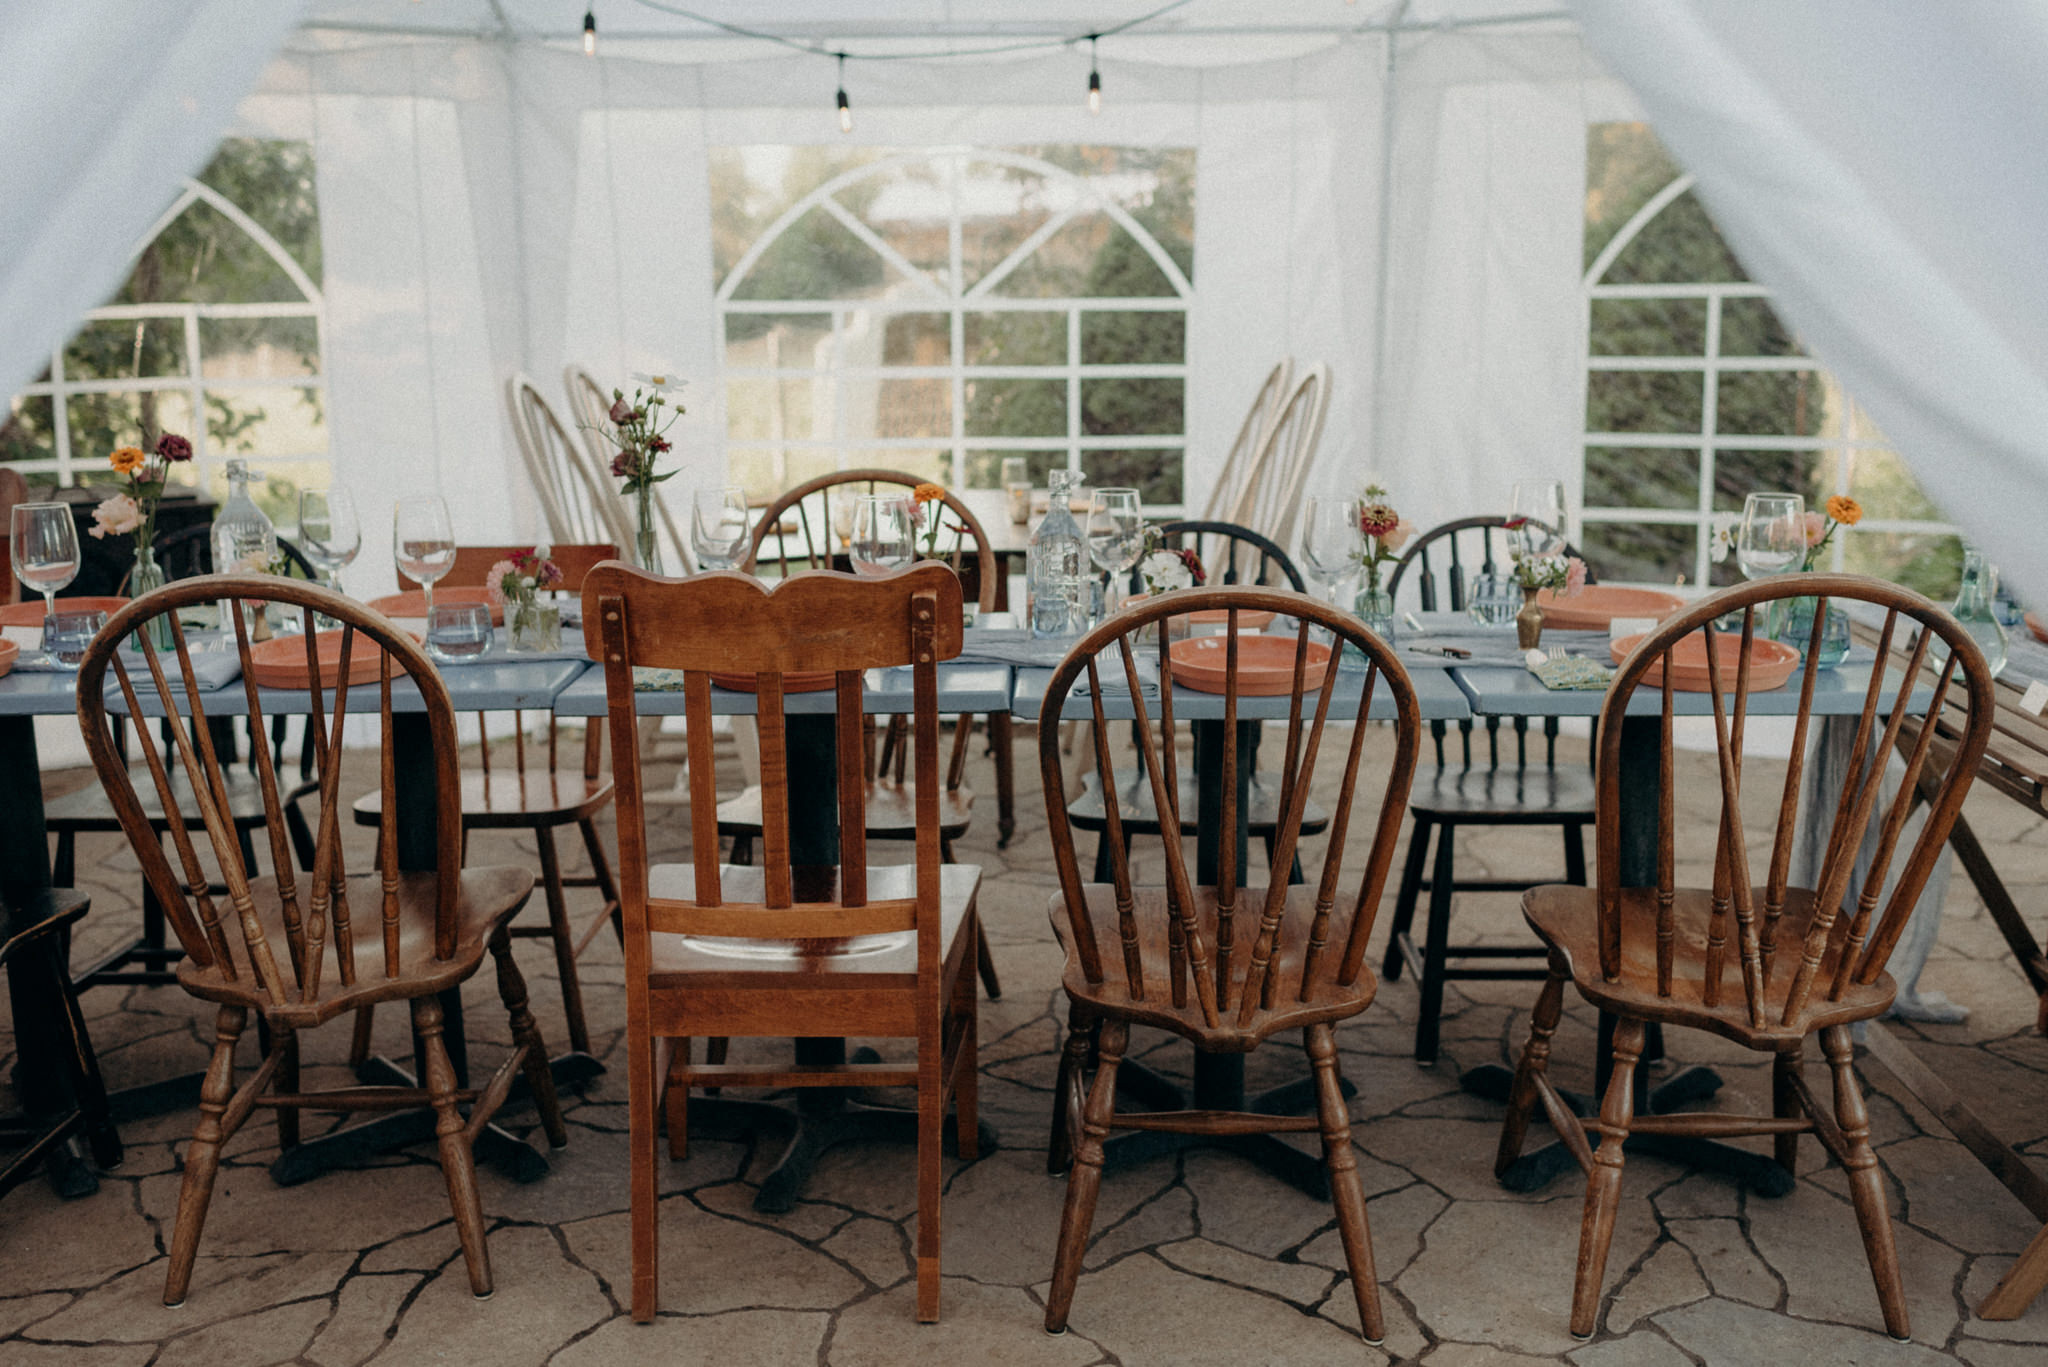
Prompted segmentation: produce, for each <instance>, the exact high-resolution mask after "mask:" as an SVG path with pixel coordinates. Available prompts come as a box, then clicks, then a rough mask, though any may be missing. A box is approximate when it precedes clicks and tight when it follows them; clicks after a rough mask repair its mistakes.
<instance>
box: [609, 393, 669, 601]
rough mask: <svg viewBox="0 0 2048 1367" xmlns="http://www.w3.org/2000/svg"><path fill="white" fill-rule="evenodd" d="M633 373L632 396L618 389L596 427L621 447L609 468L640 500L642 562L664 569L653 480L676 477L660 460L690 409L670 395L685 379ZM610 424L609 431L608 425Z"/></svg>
mask: <svg viewBox="0 0 2048 1367" xmlns="http://www.w3.org/2000/svg"><path fill="white" fill-rule="evenodd" d="M633 379H634V381H635V382H636V383H635V387H634V390H633V397H632V398H630V399H629V398H627V397H626V395H625V391H623V390H619V389H614V390H613V391H612V406H611V407H610V408H608V409H606V410H605V415H604V421H603V422H602V423H600V424H598V425H597V430H598V431H600V432H603V433H604V435H605V438H606V439H607V440H608V441H610V442H611V444H612V445H613V446H615V447H616V448H618V450H617V454H615V455H614V456H613V457H612V464H611V471H612V476H613V477H614V478H615V479H617V480H619V481H620V485H619V492H620V493H623V494H627V495H630V496H631V497H632V498H634V499H635V500H636V501H637V502H638V503H639V514H640V516H639V524H638V530H637V533H636V535H635V538H634V540H635V543H636V544H635V546H634V549H635V550H636V551H637V552H638V554H639V559H640V568H642V569H644V570H651V571H654V572H655V573H660V571H661V564H660V556H661V552H660V547H659V545H658V543H657V542H656V541H655V538H654V486H655V485H657V484H660V483H661V482H662V481H664V480H668V479H673V478H675V474H676V472H675V471H674V470H662V469H661V468H660V461H661V457H663V456H665V455H667V454H668V453H669V452H670V451H673V450H674V449H675V445H674V443H672V442H671V441H669V439H668V437H667V435H666V434H667V432H668V430H669V428H671V427H673V426H674V425H675V421H676V419H677V418H680V417H681V416H682V415H683V413H684V412H685V411H686V410H685V409H684V408H683V405H682V403H681V402H680V401H679V400H677V399H673V398H670V397H669V396H670V395H671V394H673V393H676V392H678V391H680V390H681V389H682V387H683V381H681V380H679V379H676V378H675V377H674V376H670V375H641V374H637V373H636V374H635V375H634V376H633ZM607 427H608V428H609V431H606V430H605V429H606V428H607Z"/></svg>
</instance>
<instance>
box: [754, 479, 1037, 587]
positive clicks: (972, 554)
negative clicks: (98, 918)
mask: <svg viewBox="0 0 2048 1367" xmlns="http://www.w3.org/2000/svg"><path fill="white" fill-rule="evenodd" d="M927 482H929V481H926V480H922V479H919V478H918V477H917V476H916V475H913V474H911V473H909V472H908V471H905V470H887V469H880V468H873V469H869V468H863V469H857V470H835V471H834V472H832V473H831V474H829V475H820V476H818V477H817V478H816V479H812V480H807V481H805V482H804V483H802V484H799V485H797V486H796V488H794V489H791V490H790V491H789V492H788V493H785V494H783V495H782V496H781V497H780V498H778V499H776V500H775V501H774V502H772V503H770V504H769V505H768V507H767V509H766V510H765V511H764V512H763V513H762V514H761V520H760V521H759V522H757V523H755V524H754V535H753V541H752V542H751V543H750V544H749V546H748V548H747V558H746V561H745V562H744V563H743V564H742V565H741V566H740V568H741V569H743V570H746V571H748V572H750V573H751V572H753V571H755V570H756V569H758V567H759V565H760V562H761V556H762V554H763V550H764V547H765V546H766V543H767V541H768V539H769V538H770V537H777V538H778V545H779V546H780V551H781V554H780V559H781V562H782V564H783V566H784V572H785V573H787V570H788V567H789V566H790V565H791V564H792V563H794V562H795V561H796V560H797V559H798V557H797V556H795V555H793V554H792V552H793V551H794V549H795V548H794V547H792V546H791V545H790V544H789V542H790V538H789V537H788V536H785V535H783V534H782V533H781V531H780V530H779V529H780V528H781V527H782V525H783V524H784V522H785V521H786V520H787V519H788V518H789V516H790V515H791V514H792V513H794V514H795V516H796V521H797V531H798V532H799V533H800V534H801V537H802V541H803V548H802V556H801V561H802V564H803V565H804V567H805V568H807V569H813V570H824V569H831V568H832V564H833V560H834V558H835V556H836V555H837V554H838V549H839V548H838V547H837V546H836V545H835V543H834V536H833V531H834V528H833V508H832V503H833V500H834V499H836V498H841V497H853V496H856V495H858V494H871V493H889V492H892V491H894V490H898V489H900V490H902V491H903V492H904V494H905V496H906V497H907V496H908V495H909V493H910V491H911V490H913V489H915V488H916V487H917V486H918V485H920V484H924V483H927ZM943 507H944V509H945V511H944V513H943V514H940V513H939V512H938V511H936V510H932V511H929V512H927V514H926V516H930V517H938V516H942V515H943V516H944V517H946V518H948V519H950V521H949V522H948V523H947V524H946V528H950V529H951V534H950V536H948V535H947V534H946V528H942V529H941V535H940V539H939V543H938V546H937V549H938V550H939V551H940V552H942V553H943V554H942V558H943V559H945V560H946V562H947V563H948V564H950V565H951V566H952V568H953V570H954V572H955V573H956V574H958V575H959V576H960V578H961V580H962V582H963V583H967V584H968V586H969V588H970V590H971V591H972V592H973V593H974V594H975V602H976V605H977V606H978V608H979V609H980V611H982V612H993V611H994V610H995V605H996V576H997V568H996V557H995V552H994V551H993V550H992V549H991V548H990V545H989V539H988V534H987V533H986V532H985V531H983V530H982V526H981V520H980V519H979V518H977V517H975V515H974V513H973V511H972V510H971V509H969V508H968V506H967V505H966V504H965V503H962V502H961V501H960V499H959V497H958V496H957V495H955V494H953V493H952V492H950V491H949V492H948V493H947V494H946V496H945V498H944V500H943ZM814 515H816V516H822V527H821V529H814V527H813V519H814ZM850 531H851V529H849V534H850ZM917 544H918V553H919V554H920V555H922V554H923V553H924V535H923V533H922V532H920V533H919V534H918V537H917ZM970 564H972V565H973V567H974V570H973V574H972V576H971V577H970V575H969V572H968V566H969V565H970Z"/></svg>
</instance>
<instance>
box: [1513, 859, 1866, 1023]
mask: <svg viewBox="0 0 2048 1367" xmlns="http://www.w3.org/2000/svg"><path fill="white" fill-rule="evenodd" d="M1597 898H1598V893H1597V892H1596V890H1595V889H1593V888H1582V887H1575V886H1572V885H1570V884H1553V885H1550V886H1546V887H1540V888H1531V889H1530V890H1529V891H1528V892H1527V893H1526V894H1524V895H1523V897H1522V915H1523V916H1524V917H1525V918H1527V920H1528V922H1529V925H1530V927H1531V928H1532V929H1533V930H1534V931H1535V932H1536V934H1537V935H1538V936H1539V937H1541V939H1542V940H1543V942H1544V944H1546V945H1548V946H1550V947H1551V948H1552V949H1553V950H1555V951H1557V952H1558V953H1561V954H1563V955H1564V957H1565V959H1566V961H1567V962H1568V963H1569V964H1570V966H1571V974H1572V981H1573V982H1575V983H1577V984H1578V988H1579V991H1580V993H1582V994H1583V995H1584V996H1585V998H1586V1000H1588V1001H1590V1002H1592V1003H1593V1004H1594V1005H1595V1006H1597V1007H1599V1008H1600V1009H1601V1010H1603V1011H1610V1012H1613V1013H1615V1014H1618V1015H1626V1016H1633V1017H1635V1018H1636V1019H1638V1020H1647V1021H1666V1022H1669V1023H1672V1024H1676V1025H1687V1026H1692V1027H1694V1028H1695V1029H1700V1030H1711V1031H1713V1032H1714V1033H1715V1034H1717V1035H1722V1036H1725V1037H1726V1038H1728V1039H1731V1040H1734V1041H1735V1042H1736V1043H1737V1044H1741V1045H1744V1046H1746V1047H1748V1048H1751V1049H1769V1050H1778V1049H1786V1048H1792V1047H1795V1046H1797V1045H1798V1044H1799V1042H1800V1041H1801V1040H1803V1039H1805V1038H1806V1037H1807V1036H1808V1035H1810V1034H1812V1033H1813V1032H1814V1031H1816V1030H1821V1029H1824V1028H1826V1027H1828V1026H1830V1025H1845V1024H1848V1023H1850V1022H1853V1021H1860V1020H1871V1019H1873V1018H1875V1017H1877V1016H1881V1015H1883V1014H1884V1013H1885V1011H1887V1010H1888V1009H1890V1007H1891V1004H1892V994H1893V992H1894V991H1895V990H1896V989H1895V986H1894V984H1893V982H1892V978H1891V975H1890V974H1889V973H1885V974H1881V975H1879V977H1878V979H1877V981H1875V982H1873V983H1869V984H1867V985H1864V986H1858V985H1857V984H1855V983H1853V982H1852V983H1851V984H1850V985H1849V986H1848V987H1847V988H1846V989H1844V991H1843V993H1842V996H1841V999H1840V1000H1838V1001H1829V1000H1828V999H1827V992H1828V987H1829V985H1830V984H1831V983H1832V982H1833V981H1834V973H1835V964H1836V960H1837V959H1838V957H1839V956H1838V955H1837V954H1836V953H1835V952H1833V951H1830V952H1829V954H1828V956H1827V957H1826V958H1825V959H1823V960H1822V961H1821V965H1820V971H1819V972H1818V973H1817V974H1816V975H1815V976H1814V986H1813V990H1812V992H1811V993H1810V995H1809V996H1808V998H1807V1005H1806V1009H1805V1010H1804V1011H1803V1012H1802V1013H1800V1014H1799V1015H1798V1016H1796V1017H1794V1019H1793V1021H1792V1023H1791V1024H1790V1025H1781V1024H1779V1021H1780V1020H1781V1018H1782V1017H1783V1015H1784V1010H1785V1001H1786V998H1787V997H1788V996H1789V995H1790V994H1791V990H1792V979H1793V977H1794V976H1795V974H1796V973H1797V971H1798V968H1799V959H1800V953H1801V950H1802V948H1803V946H1804V943H1805V938H1806V930H1807V927H1808V926H1809V925H1810V924H1811V923H1812V921H1813V893H1812V892H1810V891H1808V890H1807V889H1804V888H1791V889H1788V890H1787V892H1786V894H1785V912H1784V915H1783V916H1782V917H1781V918H1780V920H1779V922H1778V928H1777V932H1776V944H1777V953H1776V954H1775V955H1774V956H1773V957H1772V963H1771V974H1770V980H1769V982H1768V983H1767V984H1766V985H1765V989H1764V993H1763V1000H1764V1012H1763V1015H1764V1024H1763V1025H1762V1026H1761V1027H1758V1026H1753V1025H1751V1024H1750V1022H1749V1006H1748V998H1747V996H1746V995H1745V994H1744V992H1743V985H1742V961H1741V958H1740V956H1739V954H1738V953H1737V950H1736V943H1735V913H1734V911H1733V910H1732V909H1731V910H1730V911H1729V913H1728V931H1727V934H1728V943H1727V946H1726V948H1725V951H1724V952H1725V956H1726V957H1725V959H1724V965H1725V972H1724V973H1723V975H1722V980H1721V994H1720V998H1721V999H1720V1001H1719V1002H1718V1003H1717V1004H1715V1005H1713V1006H1708V1005H1707V1004H1706V1002H1705V1001H1704V1000H1702V980H1703V977H1704V974H1703V972H1702V970H1703V967H1704V964H1705V960H1706V945H1707V923H1708V918H1709V916H1710V914H1711V912H1712V909H1713V894H1712V893H1711V892H1709V891H1707V890H1706V889H1704V888H1679V889H1678V890H1677V893H1676V895H1675V896H1674V897H1673V899H1672V906H1671V910H1672V923H1673V926H1674V934H1673V937H1672V943H1673V948H1672V971H1671V977H1672V982H1671V995H1670V996H1669V997H1660V996H1658V995H1657V899H1656V890H1655V889H1654V888H1624V889H1623V890H1622V894H1621V946H1622V958H1621V976H1620V979H1619V981H1616V982H1608V981H1606V980H1605V979H1603V978H1602V977H1601V976H1600V932H1599V915H1598V902H1597ZM1755 900H1756V905H1757V907H1758V911H1757V923H1758V929H1759V932H1761V929H1762V922H1763V911H1762V905H1763V891H1762V889H1758V890H1757V892H1756V894H1755Z"/></svg>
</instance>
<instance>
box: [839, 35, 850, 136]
mask: <svg viewBox="0 0 2048 1367" xmlns="http://www.w3.org/2000/svg"><path fill="white" fill-rule="evenodd" d="M838 105H839V131H840V132H842V133H851V132H852V131H853V105H852V104H851V103H849V102H848V101H847V98H846V54H845V53H843V52H842V53H840V54H839V99H838Z"/></svg>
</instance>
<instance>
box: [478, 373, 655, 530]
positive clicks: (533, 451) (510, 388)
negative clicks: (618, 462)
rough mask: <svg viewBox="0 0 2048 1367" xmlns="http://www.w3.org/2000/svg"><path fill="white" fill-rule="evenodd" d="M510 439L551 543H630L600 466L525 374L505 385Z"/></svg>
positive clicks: (620, 504) (618, 502)
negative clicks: (513, 439) (516, 445)
mask: <svg viewBox="0 0 2048 1367" xmlns="http://www.w3.org/2000/svg"><path fill="white" fill-rule="evenodd" d="M506 397H507V400H508V402H509V403H510V404H511V406H512V428H513V434H514V436H516V437H517V438H518V440H519V451H520V455H521V456H522V457H523V458H524V460H525V463H526V471H527V475H528V477H529V478H530V479H532V481H533V484H534V491H535V493H536V494H537V495H538V496H539V497H540V501H541V511H542V513H543V515H544V516H545V518H546V521H547V524H548V535H549V538H550V539H551V540H554V541H562V542H593V541H611V542H614V543H616V544H619V545H627V544H630V543H631V542H632V539H633V528H632V526H631V524H630V522H629V520H628V518H627V517H626V513H625V500H624V499H622V498H621V497H620V496H619V493H618V491H617V490H616V489H615V488H613V487H612V485H611V483H610V479H609V472H608V471H607V470H606V469H605V465H604V462H601V461H599V460H597V459H596V457H595V455H594V453H593V451H592V450H591V448H590V447H589V446H588V445H587V444H586V443H584V442H582V441H580V440H578V439H577V437H576V436H575V435H574V434H573V433H571V432H570V430H569V427H568V425H567V424H565V423H564V422H563V421H562V419H561V418H560V417H559V416H558V415H557V414H556V413H555V409H554V405H552V404H550V403H549V402H548V401H547V397H546V396H545V395H543V394H542V393H541V392H540V387H539V386H538V385H536V384H535V383H534V382H533V380H531V379H529V378H528V377H527V376H525V375H514V376H513V377H512V378H511V379H510V380H509V381H507V383H506Z"/></svg>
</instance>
